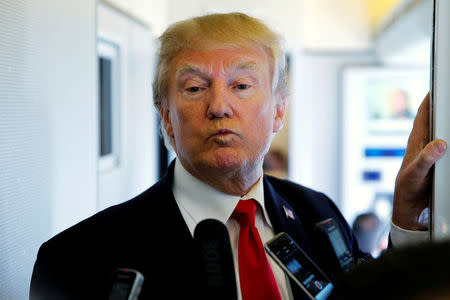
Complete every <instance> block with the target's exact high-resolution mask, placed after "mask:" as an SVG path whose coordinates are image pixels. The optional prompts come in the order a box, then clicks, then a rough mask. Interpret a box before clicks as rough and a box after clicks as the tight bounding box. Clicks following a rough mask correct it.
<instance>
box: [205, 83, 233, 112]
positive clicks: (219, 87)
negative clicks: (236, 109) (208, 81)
mask: <svg viewBox="0 0 450 300" xmlns="http://www.w3.org/2000/svg"><path fill="white" fill-rule="evenodd" d="M231 97H232V95H230V92H229V91H228V87H227V85H226V84H222V83H217V82H215V83H213V84H212V85H211V87H210V94H209V99H208V110H207V116H208V119H210V120H213V119H216V118H231V117H232V116H233V107H232V103H231V101H232V99H231Z"/></svg>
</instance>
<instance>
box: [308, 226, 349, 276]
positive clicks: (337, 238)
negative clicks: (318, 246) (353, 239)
mask: <svg viewBox="0 0 450 300" xmlns="http://www.w3.org/2000/svg"><path fill="white" fill-rule="evenodd" d="M316 230H317V231H318V232H319V233H320V234H321V235H322V236H323V237H324V238H323V239H324V240H325V242H326V243H327V244H328V245H329V246H330V248H331V249H333V251H334V254H335V256H336V261H337V262H338V265H339V267H340V268H341V269H342V270H343V271H345V272H347V271H348V270H350V268H351V267H352V266H353V265H354V263H355V261H354V258H353V255H352V252H351V251H350V249H349V248H348V245H347V243H346V242H345V239H344V237H343V236H342V232H341V230H340V229H339V225H338V224H337V223H336V221H335V220H334V219H332V218H330V219H326V220H324V221H321V222H319V223H317V224H316Z"/></svg>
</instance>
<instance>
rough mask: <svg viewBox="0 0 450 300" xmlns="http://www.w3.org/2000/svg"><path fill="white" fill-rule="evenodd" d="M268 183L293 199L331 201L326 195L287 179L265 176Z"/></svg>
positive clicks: (278, 191)
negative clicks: (293, 197)
mask: <svg viewBox="0 0 450 300" xmlns="http://www.w3.org/2000/svg"><path fill="white" fill-rule="evenodd" d="M265 176H266V178H267V180H268V182H269V183H270V184H271V185H272V186H273V188H274V189H275V191H276V192H277V193H280V194H282V195H286V196H288V198H291V197H292V196H297V197H301V198H302V199H305V198H307V199H310V198H311V199H318V198H323V199H327V200H330V199H329V198H328V197H327V196H326V195H325V194H324V193H321V192H318V191H315V190H313V189H311V188H308V187H305V186H303V185H301V184H298V183H295V182H292V181H290V180H286V179H280V178H277V177H273V176H269V175H265Z"/></svg>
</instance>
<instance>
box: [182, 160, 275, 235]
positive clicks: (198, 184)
mask: <svg viewBox="0 0 450 300" xmlns="http://www.w3.org/2000/svg"><path fill="white" fill-rule="evenodd" d="M173 191H174V194H175V199H176V201H177V202H178V203H179V205H181V206H182V207H183V208H184V209H185V210H186V211H187V213H188V214H189V216H190V217H191V218H192V219H193V221H194V223H195V225H197V224H198V223H200V222H201V221H203V220H205V219H211V218H212V219H217V220H219V221H221V222H222V223H224V224H225V223H226V222H227V220H228V219H229V218H230V216H231V214H232V213H233V211H234V208H235V207H236V205H237V203H238V202H239V200H241V199H243V200H246V199H255V200H256V201H257V202H258V203H259V205H260V207H261V208H262V211H263V214H264V218H265V221H266V222H267V224H269V226H271V227H272V224H271V223H270V220H269V216H268V214H267V212H266V209H265V206H264V185H263V180H262V176H261V177H260V178H259V179H258V182H257V183H256V184H255V185H254V186H253V187H252V189H251V190H250V191H249V192H248V193H247V194H246V195H244V196H242V197H241V196H235V195H230V194H226V193H223V192H221V191H219V190H216V189H215V188H213V187H211V186H209V185H208V184H206V183H204V182H203V181H201V180H199V179H197V178H195V177H194V176H192V175H191V174H190V173H189V172H188V171H186V169H185V168H184V167H183V165H182V164H181V163H180V162H179V161H178V160H176V161H175V172H174V181H173ZM190 230H191V233H192V234H193V229H192V228H190Z"/></svg>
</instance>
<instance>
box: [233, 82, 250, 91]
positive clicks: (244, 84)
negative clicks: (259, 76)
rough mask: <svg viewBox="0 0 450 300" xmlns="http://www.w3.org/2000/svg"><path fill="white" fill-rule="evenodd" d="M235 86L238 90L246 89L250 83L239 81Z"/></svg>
mask: <svg viewBox="0 0 450 300" xmlns="http://www.w3.org/2000/svg"><path fill="white" fill-rule="evenodd" d="M236 88H237V89H238V90H246V89H248V88H250V85H249V84H246V83H240V84H238V85H236Z"/></svg>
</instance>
